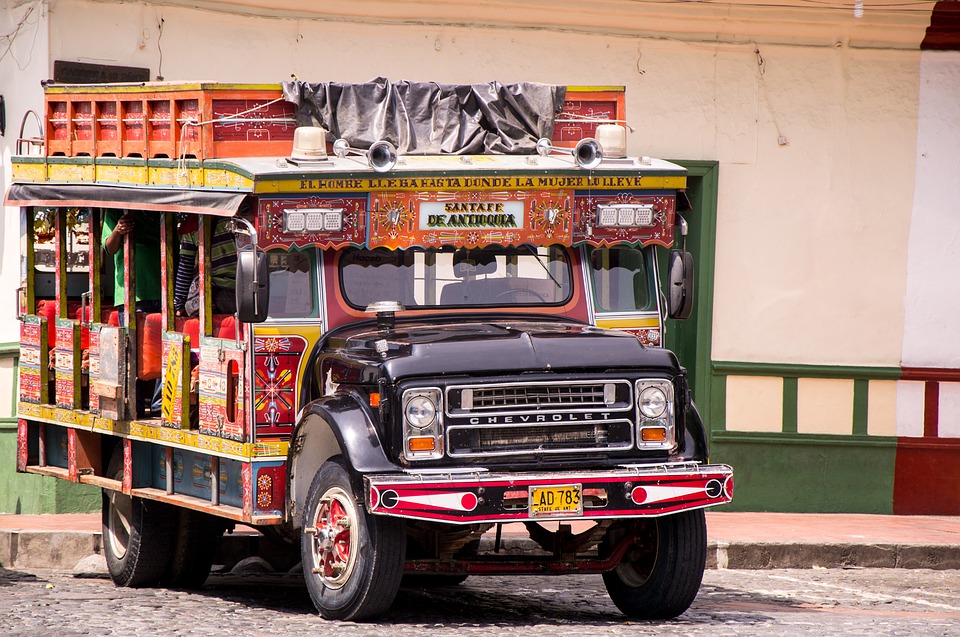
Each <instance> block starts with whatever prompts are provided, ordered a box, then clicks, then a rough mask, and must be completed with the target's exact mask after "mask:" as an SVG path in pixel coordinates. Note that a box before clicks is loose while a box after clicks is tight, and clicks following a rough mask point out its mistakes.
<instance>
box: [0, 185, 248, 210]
mask: <svg viewBox="0 0 960 637" xmlns="http://www.w3.org/2000/svg"><path fill="white" fill-rule="evenodd" d="M246 196H247V193H244V192H220V191H211V190H180V189H176V188H142V187H129V186H106V185H101V184H13V185H12V186H10V190H9V191H7V198H6V200H5V201H4V205H7V206H51V207H52V206H76V207H78V208H82V207H88V206H89V207H94V208H116V209H121V210H122V209H127V208H129V209H134V210H157V211H161V212H164V211H165V212H194V213H203V214H212V215H219V216H221V217H232V216H233V215H234V214H235V213H236V212H237V208H239V207H240V203H241V202H242V201H243V198H244V197H246Z"/></svg>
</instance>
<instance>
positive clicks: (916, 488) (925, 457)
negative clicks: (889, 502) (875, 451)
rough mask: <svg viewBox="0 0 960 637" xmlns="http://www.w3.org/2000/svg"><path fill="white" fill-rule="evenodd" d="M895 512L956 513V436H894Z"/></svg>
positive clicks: (959, 452) (959, 453)
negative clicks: (895, 455)
mask: <svg viewBox="0 0 960 637" xmlns="http://www.w3.org/2000/svg"><path fill="white" fill-rule="evenodd" d="M893 512H894V514H896V515H960V438H898V439H897V458H896V463H895V469H894V481H893Z"/></svg>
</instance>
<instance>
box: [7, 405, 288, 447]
mask: <svg viewBox="0 0 960 637" xmlns="http://www.w3.org/2000/svg"><path fill="white" fill-rule="evenodd" d="M17 416H18V417H20V418H29V419H31V420H38V421H41V422H49V423H53V424H57V425H63V426H65V427H71V428H74V429H83V430H84V431H90V432H96V433H104V434H110V435H114V436H120V437H123V438H129V439H131V440H138V441H142V442H162V443H164V444H166V445H169V446H171V447H177V448H180V449H186V450H188V451H203V452H205V453H208V454H210V455H213V456H222V457H224V458H232V459H235V460H243V461H250V460H254V459H255V460H273V461H277V460H286V459H287V452H288V451H289V449H290V443H289V442H285V441H270V442H266V441H265V442H257V443H247V442H236V441H233V440H226V439H224V438H217V437H215V436H207V435H203V434H199V433H197V432H196V431H185V430H181V429H171V428H168V427H161V426H159V425H153V424H147V423H142V422H136V421H131V422H125V421H117V420H110V419H108V418H102V417H99V416H96V415H94V414H91V413H89V412H83V411H74V410H70V409H60V408H58V407H53V406H51V405H36V404H33V403H24V402H21V403H19V405H18V407H17Z"/></svg>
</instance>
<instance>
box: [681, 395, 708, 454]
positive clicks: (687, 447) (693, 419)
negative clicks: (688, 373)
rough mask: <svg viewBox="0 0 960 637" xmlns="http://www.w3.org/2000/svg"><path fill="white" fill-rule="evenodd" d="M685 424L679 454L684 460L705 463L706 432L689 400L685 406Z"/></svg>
mask: <svg viewBox="0 0 960 637" xmlns="http://www.w3.org/2000/svg"><path fill="white" fill-rule="evenodd" d="M685 420H686V422H685V426H684V428H683V429H684V431H683V435H684V446H683V453H682V454H681V455H682V457H683V459H684V460H696V461H698V462H707V458H708V457H709V455H710V454H709V453H708V451H707V430H706V428H705V427H704V424H703V418H702V417H701V416H700V411H699V410H698V409H697V406H696V405H695V404H694V403H693V401H692V400H691V401H690V403H689V405H688V406H687V413H686V419H685Z"/></svg>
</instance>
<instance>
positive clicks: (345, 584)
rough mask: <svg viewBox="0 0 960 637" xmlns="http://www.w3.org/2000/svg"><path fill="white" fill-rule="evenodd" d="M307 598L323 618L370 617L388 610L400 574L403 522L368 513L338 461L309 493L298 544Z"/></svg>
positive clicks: (332, 462) (325, 470) (322, 472)
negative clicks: (308, 597) (307, 593)
mask: <svg viewBox="0 0 960 637" xmlns="http://www.w3.org/2000/svg"><path fill="white" fill-rule="evenodd" d="M300 552H301V557H302V559H303V576H304V579H305V580H306V584H307V590H308V592H309V593H310V599H311V600H312V601H313V604H314V606H316V607H317V610H318V611H319V612H320V614H321V615H322V616H323V617H324V618H326V619H346V620H363V619H370V618H372V617H375V616H376V615H379V614H381V613H383V612H385V611H386V610H387V609H389V608H390V605H391V604H392V603H393V600H394V598H395V597H396V595H397V591H398V590H399V588H400V579H401V576H402V575H403V562H404V557H405V552H406V537H405V534H404V527H403V522H402V521H401V520H398V519H394V518H387V517H383V516H378V515H370V514H368V513H367V512H366V511H365V510H364V508H363V504H362V502H360V501H358V498H357V497H356V496H355V494H354V492H353V488H352V486H351V482H350V474H349V472H348V470H347V468H346V466H345V465H344V464H343V462H342V461H340V460H339V459H334V460H330V461H327V462H326V463H324V465H323V466H322V467H321V468H320V471H318V472H317V475H316V476H314V478H313V483H312V484H311V485H310V491H309V492H308V494H307V501H306V508H305V509H304V528H303V532H302V534H301V540H300Z"/></svg>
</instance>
